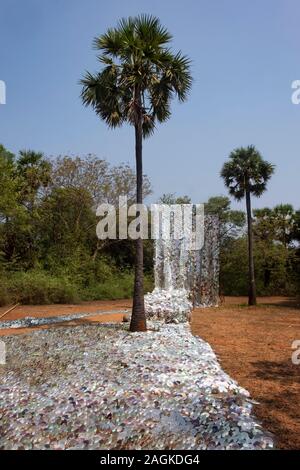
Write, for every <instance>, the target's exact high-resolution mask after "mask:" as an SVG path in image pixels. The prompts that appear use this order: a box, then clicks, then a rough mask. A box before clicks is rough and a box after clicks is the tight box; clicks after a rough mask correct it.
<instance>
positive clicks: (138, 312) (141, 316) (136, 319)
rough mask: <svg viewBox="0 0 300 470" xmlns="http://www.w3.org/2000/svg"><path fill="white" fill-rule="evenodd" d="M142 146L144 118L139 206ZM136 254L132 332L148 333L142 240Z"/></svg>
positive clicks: (138, 137) (139, 167)
mask: <svg viewBox="0 0 300 470" xmlns="http://www.w3.org/2000/svg"><path fill="white" fill-rule="evenodd" d="M142 145H143V130H142V118H141V117H140V119H139V122H138V123H137V124H136V125H135V158H136V202H137V204H142V203H143V158H142ZM135 243H136V254H135V275H134V292H133V306H132V316H131V323H130V331H146V330H147V326H146V316H145V306H144V272H143V271H144V269H143V264H144V261H143V257H144V246H143V240H142V238H138V239H137V240H136V242H135Z"/></svg>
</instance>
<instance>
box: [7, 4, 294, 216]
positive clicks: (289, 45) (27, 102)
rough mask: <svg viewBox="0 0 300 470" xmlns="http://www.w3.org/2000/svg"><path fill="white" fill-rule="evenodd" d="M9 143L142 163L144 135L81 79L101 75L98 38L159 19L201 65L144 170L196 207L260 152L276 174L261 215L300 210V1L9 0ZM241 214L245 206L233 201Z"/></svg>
mask: <svg viewBox="0 0 300 470" xmlns="http://www.w3.org/2000/svg"><path fill="white" fill-rule="evenodd" d="M0 9H1V10H0V79H1V80H4V81H5V82H6V86H7V104H6V105H2V106H0V142H2V143H3V144H4V145H5V146H6V147H7V148H8V149H10V150H12V151H15V152H17V151H18V150H19V149H22V148H31V149H34V150H41V151H43V152H44V153H45V154H46V155H49V156H51V155H58V154H74V155H75V154H78V155H85V154H88V153H94V154H97V155H98V156H99V157H105V158H107V159H108V160H109V161H110V162H112V163H117V162H122V161H128V162H130V163H132V164H133V162H134V133H133V129H132V128H129V127H124V128H122V129H117V130H108V129H107V128H106V127H105V125H104V123H102V122H101V121H100V120H99V119H98V118H97V117H96V116H95V115H94V113H93V111H92V110H91V109H86V108H84V107H83V106H82V104H81V101H80V98H79V94H80V86H79V84H78V81H79V79H80V78H81V76H82V75H83V73H84V71H85V70H90V71H95V70H97V68H98V63H97V60H96V53H95V51H94V50H93V49H92V40H93V38H94V37H95V36H96V35H99V34H101V33H103V32H105V30H106V29H107V28H108V27H110V26H114V25H115V24H116V23H117V21H118V19H119V18H120V17H123V16H129V15H136V14H139V13H151V14H153V15H156V16H159V18H160V19H161V21H162V23H163V24H164V25H165V26H166V27H167V28H168V29H169V30H170V31H171V32H172V34H173V35H174V41H173V47H174V49H175V50H176V49H181V50H182V52H184V53H185V54H187V55H189V56H190V57H191V59H192V61H193V65H192V72H193V76H194V84H193V89H192V92H191V95H190V98H189V100H188V102H187V103H185V104H176V103H174V105H173V108H172V109H173V115H172V118H171V120H170V121H168V122H167V123H166V124H164V125H162V126H160V127H159V128H158V129H157V131H156V133H155V135H154V136H153V137H152V138H151V139H147V140H146V141H145V143H144V171H145V173H147V174H148V176H149V177H150V178H151V181H152V184H153V187H154V196H153V198H152V199H153V200H155V199H157V198H158V197H159V196H160V195H161V194H162V193H166V192H176V193H177V194H178V195H183V194H188V195H190V196H191V197H192V199H193V202H203V201H205V200H207V198H208V197H209V196H212V195H220V194H226V190H225V188H224V186H223V182H222V180H221V179H220V177H219V171H220V168H221V166H222V164H223V162H224V161H225V159H226V158H227V156H228V154H229V153H230V151H231V150H232V149H233V148H235V147H237V146H241V145H248V144H254V145H256V146H257V148H258V149H259V150H260V151H261V153H262V154H263V156H264V157H265V158H266V159H267V160H269V161H271V162H272V163H274V164H275V165H276V174H275V176H274V177H273V178H272V180H271V182H270V184H269V190H268V192H267V193H266V194H265V195H263V197H262V198H261V199H260V200H255V201H253V205H254V207H262V206H265V205H275V204H277V203H280V202H290V203H293V204H294V205H295V206H296V207H298V208H299V207H300V198H299V193H300V189H299V187H300V185H299V179H300V178H299V175H300V158H299V156H300V155H299V150H300V141H299V126H300V105H298V106H296V105H293V104H292V102H291V94H292V89H291V83H292V81H293V80H296V79H300V40H299V39H300V29H299V23H300V2H299V1H298V0H252V1H251V2H249V0H198V1H196V0H194V1H192V0H185V1H177V0H164V1H161V0H160V1H157V0H152V1H149V0H148V1H144V0H139V1H138V0H126V1H121V0H110V1H101V0H85V1H83V0H1V3H0ZM234 206H235V207H239V205H238V204H234Z"/></svg>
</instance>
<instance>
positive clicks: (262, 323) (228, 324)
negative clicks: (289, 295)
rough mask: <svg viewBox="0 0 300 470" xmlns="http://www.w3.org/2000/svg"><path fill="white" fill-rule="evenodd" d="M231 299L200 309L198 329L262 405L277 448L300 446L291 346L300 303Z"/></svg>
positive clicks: (296, 370) (298, 335)
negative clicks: (253, 302)
mask: <svg viewBox="0 0 300 470" xmlns="http://www.w3.org/2000/svg"><path fill="white" fill-rule="evenodd" d="M245 303H246V299H245V298H226V301H225V304H223V305H222V306H221V307H219V308H210V309H196V310H195V311H194V314H193V318H192V331H193V333H194V334H195V335H199V336H201V337H202V338H203V339H205V340H206V341H208V342H209V343H210V345H211V346H212V348H213V349H214V351H215V352H216V354H217V356H218V359H219V361H220V363H221V365H222V367H223V369H224V370H225V371H226V372H227V373H228V374H229V375H230V376H231V377H233V378H234V379H236V380H237V381H238V382H239V384H240V385H241V386H243V387H245V388H246V389H247V390H249V392H250V393H251V396H252V398H254V399H255V400H257V401H258V402H259V403H260V404H259V405H255V407H254V411H255V414H256V416H257V417H258V419H259V420H260V421H261V422H262V424H263V425H264V427H265V428H266V429H268V430H269V431H271V432H272V433H273V434H274V438H275V443H276V447H277V448H282V449H300V365H293V364H292V361H291V354H292V352H293V351H292V349H291V345H292V342H293V341H294V340H300V305H299V302H297V301H296V300H295V299H285V298H280V297H273V298H260V299H259V305H258V306H257V307H248V306H241V304H244V305H245Z"/></svg>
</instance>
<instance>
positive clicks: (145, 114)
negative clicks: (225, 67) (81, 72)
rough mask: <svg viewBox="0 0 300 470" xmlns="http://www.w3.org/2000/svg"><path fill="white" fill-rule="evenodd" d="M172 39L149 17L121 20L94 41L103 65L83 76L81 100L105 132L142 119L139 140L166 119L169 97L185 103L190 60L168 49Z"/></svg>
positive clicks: (135, 123) (189, 80)
mask: <svg viewBox="0 0 300 470" xmlns="http://www.w3.org/2000/svg"><path fill="white" fill-rule="evenodd" d="M171 39H172V36H171V34H170V33H169V32H168V31H167V30H166V29H165V28H164V27H162V26H161V24H160V22H159V20H158V19H157V18H154V17H152V16H148V15H141V16H138V17H134V18H128V19H122V20H121V21H120V22H119V24H118V26H117V28H111V29H109V30H108V31H107V32H106V34H103V35H101V36H100V37H97V38H96V39H95V40H94V46H95V48H96V49H97V50H99V51H100V55H99V56H98V59H99V61H100V62H101V64H102V65H103V68H102V70H101V71H100V72H99V73H96V74H91V73H89V72H87V73H86V75H85V77H84V79H83V80H81V84H82V85H83V89H82V95H81V96H82V99H83V103H84V104H85V105H91V106H92V107H93V108H94V110H95V111H96V113H97V114H98V115H99V116H100V117H101V118H102V119H103V120H104V121H105V122H106V123H107V124H108V126H110V127H117V126H121V125H122V124H123V123H124V122H128V123H130V124H133V125H137V124H138V121H139V120H140V119H141V120H142V129H143V136H144V137H146V136H148V135H149V134H151V133H152V132H153V130H154V127H155V121H156V120H157V121H158V122H163V121H165V120H167V119H168V118H169V117H170V114H171V113H170V102H171V98H172V97H173V96H177V97H178V99H179V100H180V101H184V100H185V99H186V98H187V94H188V91H189V89H190V87H191V82H192V79H191V75H190V61H189V59H188V58H187V57H185V56H183V55H182V54H181V53H180V52H178V53H176V54H174V53H172V52H171V51H170V49H169V48H168V43H169V42H170V40H171Z"/></svg>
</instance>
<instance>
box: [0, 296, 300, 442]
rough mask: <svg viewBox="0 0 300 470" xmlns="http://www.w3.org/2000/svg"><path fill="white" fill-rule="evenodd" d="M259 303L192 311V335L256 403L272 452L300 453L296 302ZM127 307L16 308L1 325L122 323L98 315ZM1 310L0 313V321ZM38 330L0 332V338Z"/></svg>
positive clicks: (118, 316)
mask: <svg viewBox="0 0 300 470" xmlns="http://www.w3.org/2000/svg"><path fill="white" fill-rule="evenodd" d="M258 301H259V305H258V306H257V307H248V306H247V299H246V298H245V297H227V298H226V300H225V303H224V304H223V305H221V307H219V308H209V309H196V310H195V311H194V313H193V318H192V324H191V326H192V331H193V333H194V334H195V335H199V336H201V337H202V338H203V339H205V340H206V341H208V342H209V343H210V344H211V346H212V347H213V349H214V351H215V352H216V354H217V356H218V359H219V361H220V363H221V364H222V367H223V368H224V370H225V371H226V372H228V373H229V375H231V377H233V378H234V379H236V380H237V381H238V382H239V384H240V385H242V386H243V387H245V388H247V389H248V390H249V391H250V393H251V396H252V398H253V399H255V400H257V401H258V402H259V403H260V404H259V405H255V413H256V415H257V417H258V419H259V420H260V421H261V422H262V424H263V425H264V427H265V428H266V429H268V430H269V431H271V432H272V433H273V434H274V438H275V442H276V447H278V448H282V449H300V365H298V366H297V365H293V364H292V361H291V354H292V349H291V345H292V342H293V341H294V340H300V302H299V301H298V302H297V301H296V300H295V299H288V298H283V297H261V298H259V300H258ZM130 307H131V300H117V301H99V302H89V303H82V304H81V305H45V306H19V307H17V308H16V309H15V310H14V311H12V312H10V313H9V314H8V315H6V316H5V317H4V318H3V320H4V319H5V320H12V319H16V318H23V317H25V316H36V317H39V316H55V315H66V314H71V313H76V312H77V313H94V312H95V316H93V317H89V318H88V319H85V318H83V319H78V320H74V321H71V322H68V323H61V324H59V325H58V324H55V325H53V326H51V328H56V327H58V326H62V325H63V326H69V325H77V324H82V323H95V322H120V321H122V319H123V315H124V314H123V313H113V314H109V315H103V314H102V315H101V312H103V311H111V310H123V309H124V310H125V309H129V308H130ZM5 310H6V309H5V308H1V309H0V316H1V314H2V313H3V312H4V311H5ZM99 313H100V314H99ZM38 328H49V326H47V325H45V326H43V327H38ZM36 329H37V328H22V329H17V330H8V329H6V330H0V336H4V335H7V334H22V333H27V332H30V331H34V330H36Z"/></svg>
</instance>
